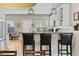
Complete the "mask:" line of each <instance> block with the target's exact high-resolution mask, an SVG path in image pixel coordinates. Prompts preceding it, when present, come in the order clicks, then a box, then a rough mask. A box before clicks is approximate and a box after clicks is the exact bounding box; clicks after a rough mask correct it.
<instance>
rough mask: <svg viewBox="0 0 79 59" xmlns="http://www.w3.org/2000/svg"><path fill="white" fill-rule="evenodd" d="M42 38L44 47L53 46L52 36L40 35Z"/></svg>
mask: <svg viewBox="0 0 79 59" xmlns="http://www.w3.org/2000/svg"><path fill="white" fill-rule="evenodd" d="M40 36H41V39H40V40H41V44H42V45H50V44H51V34H48V33H47V34H46V33H43V34H40Z"/></svg>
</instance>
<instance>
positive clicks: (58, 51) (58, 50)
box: [58, 41, 59, 56]
mask: <svg viewBox="0 0 79 59" xmlns="http://www.w3.org/2000/svg"><path fill="white" fill-rule="evenodd" d="M58 56H59V41H58Z"/></svg>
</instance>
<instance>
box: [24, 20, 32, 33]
mask: <svg viewBox="0 0 79 59" xmlns="http://www.w3.org/2000/svg"><path fill="white" fill-rule="evenodd" d="M23 32H24V33H28V32H32V20H23Z"/></svg>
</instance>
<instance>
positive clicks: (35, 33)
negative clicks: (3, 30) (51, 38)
mask: <svg viewBox="0 0 79 59" xmlns="http://www.w3.org/2000/svg"><path fill="white" fill-rule="evenodd" d="M22 33H34V34H41V33H50V34H58V33H59V32H50V31H46V32H22Z"/></svg>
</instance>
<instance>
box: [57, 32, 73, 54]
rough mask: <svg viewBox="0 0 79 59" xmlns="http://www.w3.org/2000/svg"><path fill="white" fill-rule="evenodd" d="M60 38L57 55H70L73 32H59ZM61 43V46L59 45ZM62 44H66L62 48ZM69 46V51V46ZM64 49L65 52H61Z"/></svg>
mask: <svg viewBox="0 0 79 59" xmlns="http://www.w3.org/2000/svg"><path fill="white" fill-rule="evenodd" d="M59 35H60V40H58V56H59V54H61V56H62V55H64V54H66V55H67V56H68V55H71V56H72V35H73V33H60V34H59ZM60 45H61V47H60ZM63 46H66V48H63ZM68 46H70V52H69V47H68ZM64 51H66V53H63V52H64Z"/></svg>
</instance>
